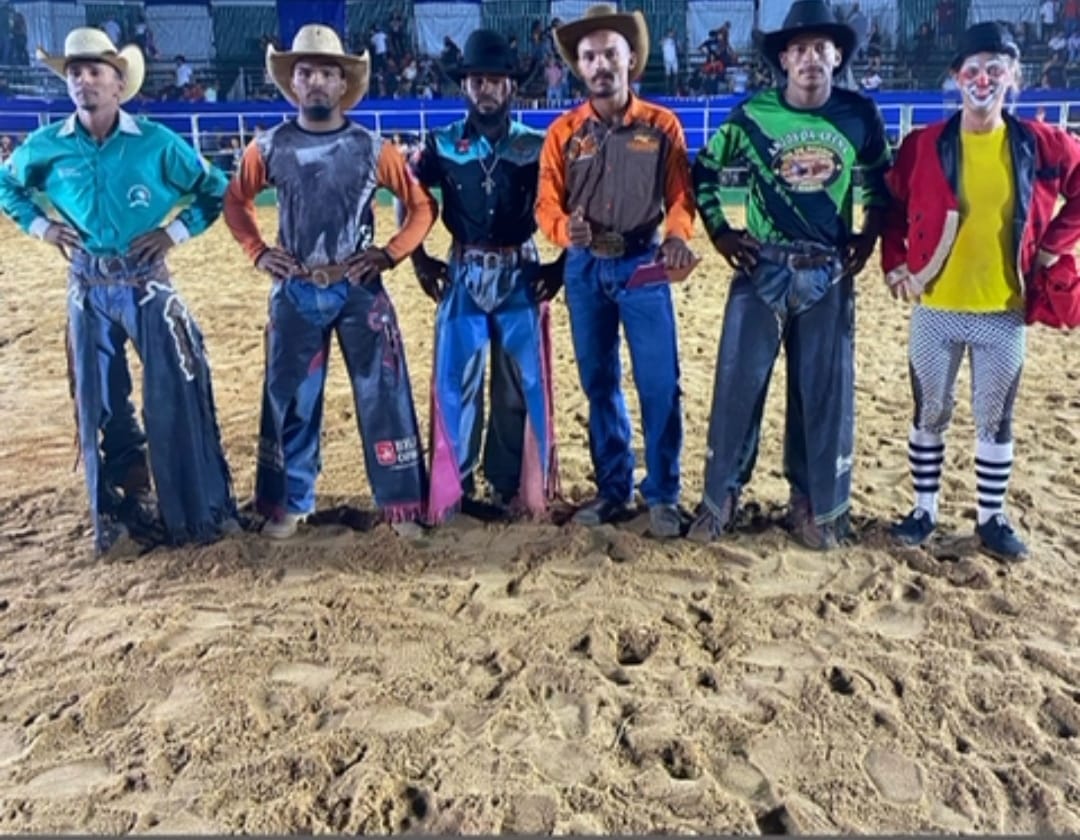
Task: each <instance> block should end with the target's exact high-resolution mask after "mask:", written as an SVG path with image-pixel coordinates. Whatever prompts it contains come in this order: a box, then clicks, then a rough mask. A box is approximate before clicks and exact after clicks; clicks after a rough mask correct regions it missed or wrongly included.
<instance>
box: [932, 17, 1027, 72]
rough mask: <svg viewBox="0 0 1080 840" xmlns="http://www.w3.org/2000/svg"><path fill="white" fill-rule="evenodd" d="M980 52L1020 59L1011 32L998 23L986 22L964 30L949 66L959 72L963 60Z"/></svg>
mask: <svg viewBox="0 0 1080 840" xmlns="http://www.w3.org/2000/svg"><path fill="white" fill-rule="evenodd" d="M981 52H987V53H1000V54H1003V55H1008V56H1012V57H1013V58H1019V57H1020V47H1019V45H1017V43H1016V38H1014V37H1013V34H1012V30H1011V29H1009V27H1008V26H1006V25H1005V24H1004V23H1001V22H1000V21H996V20H987V21H983V22H982V23H976V24H975V25H974V26H969V27H968V28H967V29H966V30H964V34H963V35H961V36H960V43H959V44H958V45H957V48H956V57H955V58H953V60H952V64H950V65H949V66H950V67H951V68H952V69H953V70H959V69H960V65H961V64H963V63H964V59H966V58H968V57H969V56H973V55H975V54H976V53H981Z"/></svg>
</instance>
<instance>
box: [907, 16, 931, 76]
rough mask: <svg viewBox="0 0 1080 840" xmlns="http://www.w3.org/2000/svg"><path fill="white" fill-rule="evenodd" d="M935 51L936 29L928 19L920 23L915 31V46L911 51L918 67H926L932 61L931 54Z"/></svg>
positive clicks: (914, 62) (913, 61)
mask: <svg viewBox="0 0 1080 840" xmlns="http://www.w3.org/2000/svg"><path fill="white" fill-rule="evenodd" d="M933 51H934V31H933V30H932V29H931V28H930V24H929V22H927V21H923V23H921V24H920V25H919V30H918V32H916V33H915V48H914V49H913V50H912V52H911V58H912V63H913V64H914V65H915V66H916V67H925V66H926V65H927V64H929V63H930V54H931V53H932V52H933Z"/></svg>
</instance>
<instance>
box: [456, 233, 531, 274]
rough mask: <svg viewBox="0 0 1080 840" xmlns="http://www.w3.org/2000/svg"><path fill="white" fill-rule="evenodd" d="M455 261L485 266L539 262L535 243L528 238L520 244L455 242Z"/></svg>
mask: <svg viewBox="0 0 1080 840" xmlns="http://www.w3.org/2000/svg"><path fill="white" fill-rule="evenodd" d="M452 256H453V259H454V261H455V262H459V263H469V262H471V263H479V264H480V265H482V266H484V267H485V268H489V269H491V268H513V267H514V266H516V265H518V264H519V263H522V262H539V260H540V256H539V254H538V252H537V250H536V245H535V244H534V243H533V241H532V240H531V239H530V240H529V241H527V242H523V243H521V244H520V245H463V244H460V243H457V242H455V243H454V246H453V250H452Z"/></svg>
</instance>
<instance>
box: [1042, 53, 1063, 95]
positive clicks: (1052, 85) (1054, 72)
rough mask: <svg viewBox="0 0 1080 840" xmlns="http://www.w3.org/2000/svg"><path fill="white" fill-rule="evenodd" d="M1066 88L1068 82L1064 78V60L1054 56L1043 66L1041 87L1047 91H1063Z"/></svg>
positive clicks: (1059, 56)
mask: <svg viewBox="0 0 1080 840" xmlns="http://www.w3.org/2000/svg"><path fill="white" fill-rule="evenodd" d="M1068 86H1069V82H1068V79H1067V78H1066V76H1065V59H1064V57H1062V56H1061V55H1058V54H1054V55H1053V56H1051V58H1050V60H1049V61H1048V62H1046V64H1045V65H1043V84H1042V87H1044V88H1047V89H1049V90H1063V89H1065V88H1067V87H1068Z"/></svg>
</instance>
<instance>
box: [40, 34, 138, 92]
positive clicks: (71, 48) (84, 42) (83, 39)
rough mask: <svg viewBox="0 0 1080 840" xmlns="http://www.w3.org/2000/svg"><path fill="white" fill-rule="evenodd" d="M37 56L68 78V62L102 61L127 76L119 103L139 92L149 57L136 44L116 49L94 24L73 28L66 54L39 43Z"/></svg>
mask: <svg viewBox="0 0 1080 840" xmlns="http://www.w3.org/2000/svg"><path fill="white" fill-rule="evenodd" d="M35 55H36V56H37V60H38V61H40V62H41V63H42V64H44V65H45V66H46V67H48V68H49V69H50V70H52V71H53V72H54V73H55V74H56V75H57V76H60V78H67V66H68V64H69V63H71V62H72V61H101V62H104V63H105V64H108V65H109V66H110V67H115V68H116V71H117V72H118V73H119V74H120V75H121V76H123V78H124V92H123V93H121V94H120V104H121V105H122V104H124V103H125V102H127V101H128V100H129V99H131V98H132V97H134V96H135V94H137V93H138V92H139V88H141V87H142V85H143V81H144V80H145V79H146V61H145V60H144V59H143V54H142V50H140V49H139V48H138V47H137V46H136V45H135V44H128V45H127V46H126V47H124V48H123V49H122V50H117V49H116V45H115V44H114V43H113V42H112V40H111V39H110V38H109V36H108V35H106V34H105V32H104V30H101V29H96V28H95V27H92V26H80V27H78V28H76V29H72V30H71V31H70V32H69V33H68V34H67V37H66V38H65V39H64V54H63V55H49V54H48V53H47V52H45V50H44V49H43V48H42V47H38V48H37V50H36V52H35Z"/></svg>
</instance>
